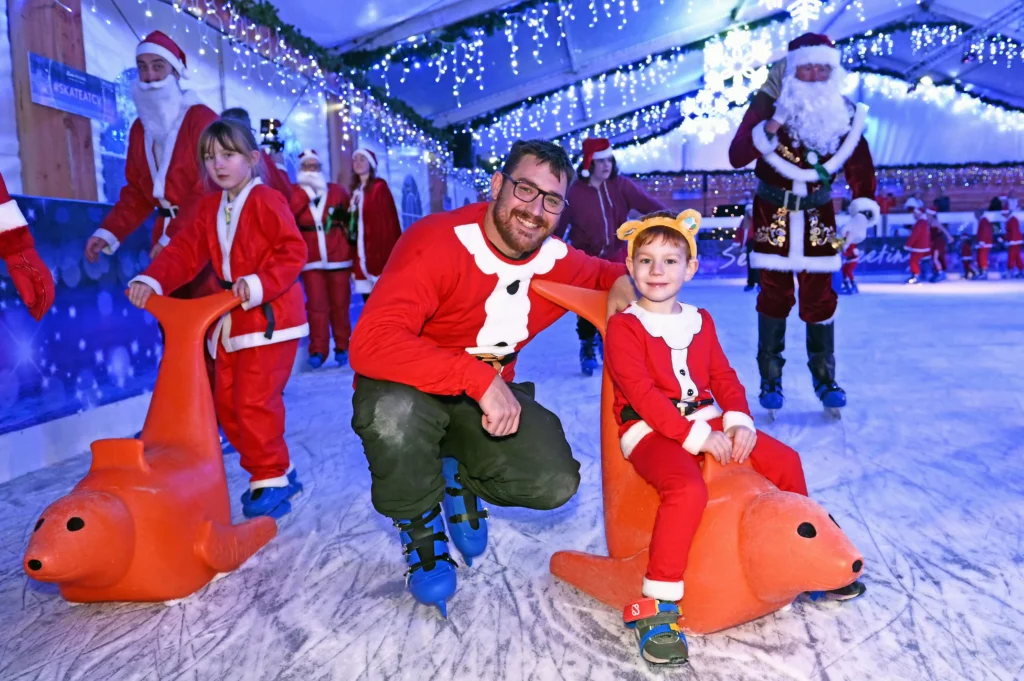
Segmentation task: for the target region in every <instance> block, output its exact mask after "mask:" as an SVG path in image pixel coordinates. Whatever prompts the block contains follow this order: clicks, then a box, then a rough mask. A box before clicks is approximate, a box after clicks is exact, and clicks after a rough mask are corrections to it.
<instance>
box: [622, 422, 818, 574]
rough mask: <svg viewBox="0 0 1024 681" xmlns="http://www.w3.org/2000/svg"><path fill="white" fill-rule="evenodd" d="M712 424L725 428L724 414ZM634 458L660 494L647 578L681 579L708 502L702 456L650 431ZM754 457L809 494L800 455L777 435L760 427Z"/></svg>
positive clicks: (757, 465)
mask: <svg viewBox="0 0 1024 681" xmlns="http://www.w3.org/2000/svg"><path fill="white" fill-rule="evenodd" d="M708 425H710V426H711V429H712V430H713V431H717V432H722V419H721V418H717V419H712V420H711V421H708ZM703 456H710V455H709V454H705V455H703ZM629 462H630V463H631V464H633V468H635V469H636V472H637V473H639V474H640V477H642V478H643V479H644V480H646V481H647V482H649V483H650V484H651V486H652V487H654V488H655V489H656V490H658V496H659V497H660V498H661V503H659V504H658V513H657V515H656V516H655V518H654V532H653V533H652V534H651V544H650V549H649V551H650V560H649V562H648V563H647V579H649V580H652V581H658V582H680V581H682V579H683V573H684V572H686V563H687V560H688V558H689V555H690V544H692V543H693V536H694V535H695V534H696V533H697V527H698V526H699V525H700V519H701V516H702V515H703V514H704V507H705V506H706V505H707V503H708V489H707V486H706V485H705V484H704V478H703V476H702V475H701V468H700V459H699V457H696V456H693V455H692V454H690V453H689V452H687V451H686V450H685V449H683V447H682V445H680V444H679V443H678V442H676V441H675V440H670V439H668V438H667V437H665V436H663V435H659V434H658V433H651V434H649V435H648V436H647V437H645V438H644V439H643V440H641V441H640V443H639V444H638V445H637V446H636V447H635V448H634V449H633V452H632V453H631V454H630V455H629ZM750 463H751V464H753V466H754V470H756V471H757V472H758V473H760V474H761V475H763V476H764V477H766V478H767V479H768V480H769V481H771V483H772V484H773V485H775V486H776V487H778V488H779V489H780V490H782V491H784V492H795V493H796V494H802V495H803V496H807V482H806V481H805V480H804V469H803V466H802V465H801V464H800V455H799V454H797V453H796V452H795V451H794V450H793V449H792V448H790V447H787V446H786V445H784V444H782V443H781V442H779V441H778V440H776V439H775V438H773V437H771V436H769V435H766V434H765V433H762V432H761V431H758V433H757V444H755V445H754V451H753V452H751V454H750Z"/></svg>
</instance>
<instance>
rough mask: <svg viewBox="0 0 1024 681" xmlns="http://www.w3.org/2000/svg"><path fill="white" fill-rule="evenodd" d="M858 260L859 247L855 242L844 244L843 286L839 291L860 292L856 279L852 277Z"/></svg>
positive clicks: (847, 292)
mask: <svg viewBox="0 0 1024 681" xmlns="http://www.w3.org/2000/svg"><path fill="white" fill-rule="evenodd" d="M859 261H860V248H858V246H857V244H854V243H849V244H846V249H845V250H844V251H843V288H842V290H841V291H840V293H846V294H851V293H860V291H859V290H858V289H857V281H856V279H854V278H853V271H854V270H855V269H857V263H858V262H859Z"/></svg>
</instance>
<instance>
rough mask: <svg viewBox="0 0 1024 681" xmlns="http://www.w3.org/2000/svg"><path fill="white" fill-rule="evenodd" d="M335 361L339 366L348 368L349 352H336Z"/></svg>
mask: <svg viewBox="0 0 1024 681" xmlns="http://www.w3.org/2000/svg"><path fill="white" fill-rule="evenodd" d="M334 361H335V362H337V363H338V366H340V367H344V366H348V350H335V351H334Z"/></svg>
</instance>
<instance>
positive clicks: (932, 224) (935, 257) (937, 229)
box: [927, 199, 953, 283]
mask: <svg viewBox="0 0 1024 681" xmlns="http://www.w3.org/2000/svg"><path fill="white" fill-rule="evenodd" d="M936 200H937V199H936ZM927 215H928V227H929V230H930V236H931V241H932V276H931V279H930V280H929V281H931V282H932V283H934V282H937V281H945V279H946V269H947V265H946V247H947V246H948V245H949V244H951V243H953V235H951V234H950V233H949V230H948V229H946V226H945V225H943V224H942V222H940V221H939V215H938V213H937V212H936V211H935V210H929V211H928V212H927Z"/></svg>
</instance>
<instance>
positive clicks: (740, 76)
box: [704, 29, 772, 104]
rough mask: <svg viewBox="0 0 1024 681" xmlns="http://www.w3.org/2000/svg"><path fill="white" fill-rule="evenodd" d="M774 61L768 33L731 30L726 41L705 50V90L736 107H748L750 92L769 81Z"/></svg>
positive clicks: (708, 46) (712, 44)
mask: <svg viewBox="0 0 1024 681" xmlns="http://www.w3.org/2000/svg"><path fill="white" fill-rule="evenodd" d="M771 58H772V41H771V38H770V37H769V36H768V34H767V32H763V31H762V32H758V34H757V35H754V34H752V33H751V32H750V31H748V30H746V29H738V30H735V31H730V32H729V33H728V34H726V36H725V38H724V39H723V40H714V41H712V42H709V43H708V44H707V46H705V48H704V88H705V89H706V90H710V91H711V93H712V94H714V95H721V96H722V97H724V98H725V99H726V100H728V101H729V102H732V103H733V104H744V103H745V102H746V101H747V99H748V98H749V97H750V93H751V92H752V91H754V90H756V89H758V88H759V87H761V86H762V85H764V82H765V80H767V78H768V67H767V66H766V64H767V63H768V61H769V60H770V59H771Z"/></svg>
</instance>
